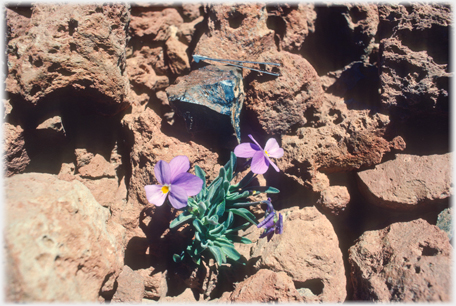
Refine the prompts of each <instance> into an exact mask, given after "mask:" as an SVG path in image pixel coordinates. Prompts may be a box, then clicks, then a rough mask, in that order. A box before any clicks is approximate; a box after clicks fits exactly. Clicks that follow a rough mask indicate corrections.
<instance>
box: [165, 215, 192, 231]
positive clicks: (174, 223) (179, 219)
mask: <svg viewBox="0 0 456 306" xmlns="http://www.w3.org/2000/svg"><path fill="white" fill-rule="evenodd" d="M193 218H195V216H194V215H192V214H191V213H189V212H187V211H184V212H183V213H181V214H180V215H179V216H177V218H175V219H174V220H173V221H171V223H170V224H169V228H170V229H173V228H176V227H178V226H180V225H181V224H183V223H185V222H187V221H189V220H191V219H193Z"/></svg>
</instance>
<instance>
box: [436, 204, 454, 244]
mask: <svg viewBox="0 0 456 306" xmlns="http://www.w3.org/2000/svg"><path fill="white" fill-rule="evenodd" d="M452 216H453V210H452V209H451V207H450V208H445V209H444V210H442V212H440V214H439V215H438V216H437V224H436V225H437V227H438V228H440V229H441V230H442V231H444V232H445V233H446V234H447V236H448V239H450V240H451V239H452V238H453V232H454V230H453V222H452V219H453V218H452Z"/></svg>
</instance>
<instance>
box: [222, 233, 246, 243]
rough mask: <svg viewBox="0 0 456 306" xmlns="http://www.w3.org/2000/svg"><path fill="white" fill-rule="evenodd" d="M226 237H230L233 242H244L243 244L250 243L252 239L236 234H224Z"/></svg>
mask: <svg viewBox="0 0 456 306" xmlns="http://www.w3.org/2000/svg"><path fill="white" fill-rule="evenodd" d="M226 237H227V238H228V239H231V241H233V242H239V243H244V244H250V243H252V240H250V239H248V238H245V237H241V236H238V235H226Z"/></svg>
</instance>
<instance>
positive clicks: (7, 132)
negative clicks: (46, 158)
mask: <svg viewBox="0 0 456 306" xmlns="http://www.w3.org/2000/svg"><path fill="white" fill-rule="evenodd" d="M3 152H4V153H3V172H4V173H5V175H6V176H7V177H9V176H12V175H13V174H18V173H22V172H24V170H25V168H27V166H28V165H29V164H30V157H29V156H28V154H27V150H26V147H25V139H24V129H23V128H22V127H21V126H20V125H16V126H15V125H13V124H10V123H8V122H5V123H4V124H3Z"/></svg>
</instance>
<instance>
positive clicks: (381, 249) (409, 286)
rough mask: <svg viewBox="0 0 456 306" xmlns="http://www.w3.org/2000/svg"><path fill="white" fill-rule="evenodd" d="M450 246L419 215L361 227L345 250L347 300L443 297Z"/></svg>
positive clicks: (435, 299) (447, 295)
mask: <svg viewBox="0 0 456 306" xmlns="http://www.w3.org/2000/svg"><path fill="white" fill-rule="evenodd" d="M451 253H452V247H451V245H450V243H449V241H448V237H447V236H446V234H445V233H444V232H443V231H441V230H440V229H439V228H437V227H436V226H434V225H430V224H429V223H427V222H426V221H424V220H422V219H417V220H413V221H410V222H398V223H394V224H391V225H390V226H388V227H386V228H384V229H380V230H375V231H368V232H365V233H364V234H363V235H362V236H361V237H360V238H359V239H358V240H357V242H356V244H355V245H353V246H352V247H350V249H349V263H350V266H351V273H350V282H351V285H352V287H353V299H354V300H363V301H374V302H405V303H410V302H421V303H423V302H449V301H450V295H451V288H452V287H451V279H452V278H451V275H452V273H451V270H452V269H451V266H452V259H451V258H452V255H451Z"/></svg>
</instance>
